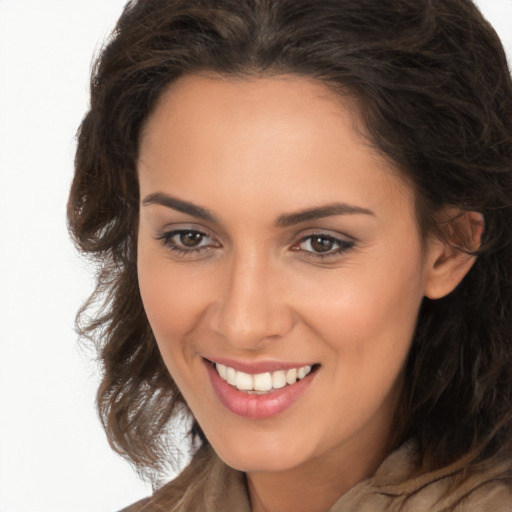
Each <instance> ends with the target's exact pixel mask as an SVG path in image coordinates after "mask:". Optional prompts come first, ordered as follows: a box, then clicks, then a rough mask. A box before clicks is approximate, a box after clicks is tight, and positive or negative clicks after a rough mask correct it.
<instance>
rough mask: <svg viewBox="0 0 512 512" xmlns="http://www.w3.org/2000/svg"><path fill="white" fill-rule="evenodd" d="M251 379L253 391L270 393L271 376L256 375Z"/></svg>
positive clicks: (266, 374) (267, 374) (265, 374)
mask: <svg viewBox="0 0 512 512" xmlns="http://www.w3.org/2000/svg"><path fill="white" fill-rule="evenodd" d="M253 379H254V384H253V386H254V387H253V389H254V390H255V391H270V390H271V389H272V375H270V373H268V372H267V373H258V374H256V375H255V376H254V377H253Z"/></svg>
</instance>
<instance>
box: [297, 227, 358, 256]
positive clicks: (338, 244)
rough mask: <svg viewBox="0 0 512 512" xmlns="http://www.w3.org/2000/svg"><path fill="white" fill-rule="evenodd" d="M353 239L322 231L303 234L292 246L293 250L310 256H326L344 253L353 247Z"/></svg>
mask: <svg viewBox="0 0 512 512" xmlns="http://www.w3.org/2000/svg"><path fill="white" fill-rule="evenodd" d="M354 244H355V242H354V241H353V240H346V239H343V238H336V237H334V236H331V235H327V234H323V233H315V234H313V235H308V236H305V237H304V238H303V239H302V240H301V241H300V242H299V243H298V244H296V245H294V246H293V247H292V250H294V251H301V252H302V253H305V254H308V255H309V256H311V257H318V258H320V257H328V256H336V255H340V254H342V253H345V252H347V251H349V250H350V249H352V248H353V247H354Z"/></svg>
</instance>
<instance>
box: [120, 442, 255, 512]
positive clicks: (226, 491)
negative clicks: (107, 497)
mask: <svg viewBox="0 0 512 512" xmlns="http://www.w3.org/2000/svg"><path fill="white" fill-rule="evenodd" d="M191 510H201V512H218V511H219V510H237V511H239V512H246V511H247V512H250V507H249V501H248V497H247V491H246V486H245V477H244V475H243V473H240V472H239V471H236V470H234V469H231V468H229V467H228V466H227V465H226V464H225V463H224V462H222V461H221V460H220V459H219V458H218V457H217V455H216V454H215V453H214V452H213V450H212V449H211V448H210V447H209V446H206V447H204V448H203V449H201V450H200V451H199V452H198V453H197V454H196V455H195V456H194V457H193V459H192V461H191V462H190V464H189V465H188V466H187V467H186V468H185V469H184V470H183V471H182V472H181V473H180V475H179V476H178V477H177V478H176V479H174V480H172V481H171V482H169V483H168V484H166V485H164V486H163V487H161V488H160V489H158V490H157V491H156V492H155V493H154V494H153V495H152V496H151V497H148V498H146V499H143V500H141V501H138V502H137V503H134V504H133V505H130V506H129V507H127V508H125V509H123V510H121V511H120V512H190V511H191Z"/></svg>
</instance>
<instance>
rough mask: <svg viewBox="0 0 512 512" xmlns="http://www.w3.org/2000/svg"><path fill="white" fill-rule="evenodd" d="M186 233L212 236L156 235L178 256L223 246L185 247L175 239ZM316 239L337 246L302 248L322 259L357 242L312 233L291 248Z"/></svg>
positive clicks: (298, 249)
mask: <svg viewBox="0 0 512 512" xmlns="http://www.w3.org/2000/svg"><path fill="white" fill-rule="evenodd" d="M185 235H192V236H196V237H197V236H200V237H202V238H201V241H200V243H201V242H203V241H204V240H205V239H209V238H210V237H209V236H208V234H206V233H204V232H202V231H199V230H196V229H176V230H173V231H168V232H164V233H161V234H159V235H158V236H157V237H156V239H157V240H159V241H161V242H162V244H163V245H164V246H165V247H166V248H168V249H170V250H171V251H173V252H174V253H175V254H177V256H180V257H187V256H193V255H197V254H199V253H203V252H205V251H209V250H212V249H215V248H218V247H220V246H221V245H220V244H219V243H218V242H213V246H212V244H211V243H210V244H207V245H199V246H197V247H194V246H191V247H184V246H183V243H182V242H181V244H182V245H179V244H180V242H177V241H176V240H174V239H175V237H180V236H185ZM315 239H316V240H317V241H318V240H322V241H324V242H328V243H332V244H333V245H335V246H337V249H335V250H332V249H330V250H328V251H326V252H324V253H322V252H315V251H313V250H303V249H302V252H304V253H306V254H307V256H308V257H312V258H319V259H322V258H329V257H333V256H339V255H340V254H343V253H346V252H348V251H350V250H351V249H352V248H353V247H354V245H355V242H354V241H353V240H344V239H340V238H336V237H334V236H332V235H328V234H325V233H311V234H309V235H306V236H304V237H302V238H301V239H300V240H299V241H298V242H297V243H295V244H294V245H293V246H292V247H291V250H292V251H296V252H299V251H301V248H300V246H301V245H302V244H303V243H304V242H307V241H309V242H310V244H311V243H312V242H313V241H314V240H315Z"/></svg>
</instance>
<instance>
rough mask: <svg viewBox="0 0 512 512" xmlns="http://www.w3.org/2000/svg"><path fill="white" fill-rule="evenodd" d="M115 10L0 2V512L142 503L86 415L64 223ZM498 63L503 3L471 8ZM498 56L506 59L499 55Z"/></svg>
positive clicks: (505, 24) (50, 0) (505, 18)
mask: <svg viewBox="0 0 512 512" xmlns="http://www.w3.org/2000/svg"><path fill="white" fill-rule="evenodd" d="M123 4H124V0H0V293H1V295H0V301H1V302H0V512H93V511H94V512H115V511H116V510H118V509H120V508H121V507H122V506H125V505H127V504H129V503H131V502H133V501H135V500H136V499H138V498H140V497H143V496H145V495H147V494H149V493H150V489H149V487H148V486H145V485H143V484H142V483H141V482H140V481H139V480H138V479H137V477H136V475H135V473H134V472H133V471H132V470H131V468H130V466H129V465H128V464H127V463H126V462H124V461H123V460H121V459H120V458H119V457H118V456H116V455H114V454H113V453H112V452H111V451H110V449H109V447H108V444H107V442H106V440H105V436H104V434H103V432H102V430H101V427H100V425H99V421H98V420H97V418H96V413H95V410H94V394H95V388H96V385H97V374H96V370H95V366H94V363H93V362H92V361H91V355H90V354H84V353H83V352H80V350H79V349H78V347H77V344H76V335H75V333H74V331H73V322H74V315H75V312H76V310H77V309H78V307H79V305H80V303H81V302H82V301H83V300H84V299H85V298H86V296H87V295H88V293H89V292H90V291H91V287H92V280H91V278H90V275H89V273H88V271H87V269H86V267H85V264H84V262H83V261H81V260H80V259H79V257H78V256H77V255H76V253H75V251H74V249H73V247H72V245H71V243H70V241H69V239H68V235H67V231H66V226H65V204H66V197H67V193H68V188H69V184H70V180H71V176H72V169H73V165H72V160H73V152H74V149H75V142H74V135H75V131H76V128H77V126H78V124H79V122H80V120H81V118H82V116H83V114H84V112H85V110H86V107H87V101H88V98H87V92H88V79H89V72H90V64H91V60H92V56H93V54H94V53H95V52H96V51H97V50H98V48H99V47H100V45H101V42H102V41H103V39H104V37H105V36H106V34H108V32H109V30H110V29H111V27H112V26H113V24H114V22H115V20H116V18H117V17H118V15H119V14H120V12H121V9H122V6H123ZM478 4H479V6H480V7H481V8H482V10H483V12H484V14H485V15H486V16H487V17H488V19H489V20H490V21H491V22H492V23H493V24H494V26H495V27H496V29H497V30H498V32H499V34H500V36H501V37H502V39H503V41H504V44H505V46H506V48H507V51H508V53H509V56H512V0H480V1H479V2H478ZM509 60H512V57H511V59H509Z"/></svg>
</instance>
